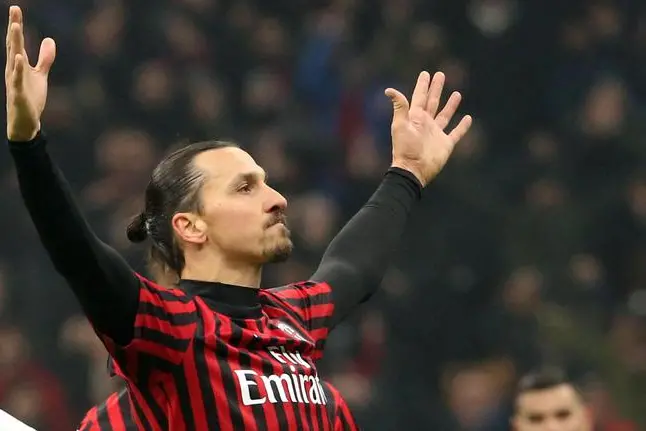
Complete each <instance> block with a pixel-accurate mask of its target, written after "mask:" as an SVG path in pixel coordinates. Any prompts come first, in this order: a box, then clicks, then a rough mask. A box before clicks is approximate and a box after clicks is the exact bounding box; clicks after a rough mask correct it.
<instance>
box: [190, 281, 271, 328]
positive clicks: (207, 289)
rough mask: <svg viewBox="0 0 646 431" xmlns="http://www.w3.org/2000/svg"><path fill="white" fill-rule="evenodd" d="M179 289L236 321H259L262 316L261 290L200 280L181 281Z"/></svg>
mask: <svg viewBox="0 0 646 431" xmlns="http://www.w3.org/2000/svg"><path fill="white" fill-rule="evenodd" d="M179 287H180V289H182V290H183V291H184V292H186V293H188V294H190V295H193V296H199V297H200V298H202V299H203V300H204V302H205V303H206V305H208V306H209V308H211V310H213V311H215V312H218V313H221V314H224V315H227V316H229V317H232V318H234V319H258V318H260V317H261V316H262V307H261V305H260V290H259V289H253V288H250V287H243V286H235V285H232V284H224V283H216V282H212V281H198V280H180V282H179Z"/></svg>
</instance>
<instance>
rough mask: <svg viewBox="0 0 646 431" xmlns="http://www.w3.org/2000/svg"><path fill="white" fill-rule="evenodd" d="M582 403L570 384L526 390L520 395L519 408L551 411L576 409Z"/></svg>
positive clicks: (525, 410) (526, 410) (521, 409)
mask: <svg viewBox="0 0 646 431" xmlns="http://www.w3.org/2000/svg"><path fill="white" fill-rule="evenodd" d="M580 405H581V400H580V397H579V395H578V394H577V393H576V391H575V390H574V388H573V387H572V386H570V385H565V384H564V385H559V386H556V387H554V388H549V389H542V390H536V391H529V392H525V393H524V394H522V395H520V396H519V397H518V408H519V410H520V411H523V412H550V411H554V410H559V409H575V408H576V407H578V406H580Z"/></svg>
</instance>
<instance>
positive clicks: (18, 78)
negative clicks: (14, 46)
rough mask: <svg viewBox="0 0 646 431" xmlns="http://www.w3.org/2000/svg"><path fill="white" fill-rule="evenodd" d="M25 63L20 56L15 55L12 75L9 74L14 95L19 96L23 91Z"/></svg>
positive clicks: (23, 58)
mask: <svg viewBox="0 0 646 431" xmlns="http://www.w3.org/2000/svg"><path fill="white" fill-rule="evenodd" d="M26 61H27V60H26V59H25V57H24V56H23V55H22V54H16V55H15V58H14V68H13V73H12V74H11V85H12V87H13V91H14V93H16V94H20V93H21V92H22V89H23V81H24V76H25V63H26Z"/></svg>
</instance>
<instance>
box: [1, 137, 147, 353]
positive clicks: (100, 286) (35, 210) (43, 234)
mask: <svg viewBox="0 0 646 431" xmlns="http://www.w3.org/2000/svg"><path fill="white" fill-rule="evenodd" d="M9 148H10V150H11V155H12V156H13V159H14V162H15V165H16V170H17V174H18V182H19V184H20V192H21V194H22V199H23V201H24V202H25V205H26V206H27V209H28V211H29V214H30V216H31V219H32V220H33V222H34V225H35V226H36V229H37V231H38V235H39V236H40V239H41V241H42V243H43V245H44V246H45V249H46V250H47V253H48V254H49V257H50V259H51V260H52V262H53V263H54V266H55V267H56V270H57V271H58V272H59V273H60V274H61V275H62V276H63V277H64V278H65V279H66V280H67V282H68V284H69V285H70V287H71V288H72V290H73V291H74V294H75V295H76V297H77V298H78V300H79V302H80V303H81V306H82V307H83V310H84V311H85V313H86V315H87V316H88V318H89V319H90V321H91V322H92V324H93V325H94V327H95V329H96V330H97V331H98V332H100V333H102V334H104V335H107V336H108V337H110V338H111V339H112V340H114V341H115V342H116V343H118V344H120V345H124V346H125V345H127V344H128V343H129V342H130V341H131V340H132V337H133V328H134V323H135V317H136V315H137V309H138V304H139V290H140V286H141V283H140V280H139V278H138V277H137V275H136V274H135V273H134V271H133V270H132V269H131V268H130V267H129V266H128V264H127V263H126V262H125V261H124V260H123V258H122V257H121V256H120V255H119V254H118V253H117V252H116V251H115V250H114V249H112V248H111V247H110V246H108V245H107V244H105V243H104V242H102V241H101V240H100V239H99V238H98V237H97V236H96V235H95V233H94V232H93V231H92V230H91V228H90V227H89V225H88V223H87V222H86V221H85V219H84V217H83V215H82V214H81V211H80V209H79V207H78V205H77V203H76V202H75V200H74V198H73V196H72V193H71V191H70V187H69V185H68V183H67V181H66V180H65V178H64V177H63V175H62V173H61V172H60V170H59V169H58V168H57V166H56V165H55V164H54V162H53V161H52V159H51V157H50V156H49V154H48V153H47V148H46V140H45V138H44V136H43V135H41V134H39V135H37V136H36V138H35V139H34V140H32V141H30V142H9Z"/></svg>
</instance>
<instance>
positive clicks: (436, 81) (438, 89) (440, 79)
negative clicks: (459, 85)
mask: <svg viewBox="0 0 646 431" xmlns="http://www.w3.org/2000/svg"><path fill="white" fill-rule="evenodd" d="M445 81H446V76H445V75H444V74H443V73H442V72H435V74H434V75H433V81H431V88H430V89H429V92H428V98H427V100H426V104H425V105H424V109H425V110H426V112H428V113H429V114H430V115H431V117H435V114H436V113H437V108H438V107H439V105H440V98H441V97H442V90H443V89H444V82H445Z"/></svg>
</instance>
